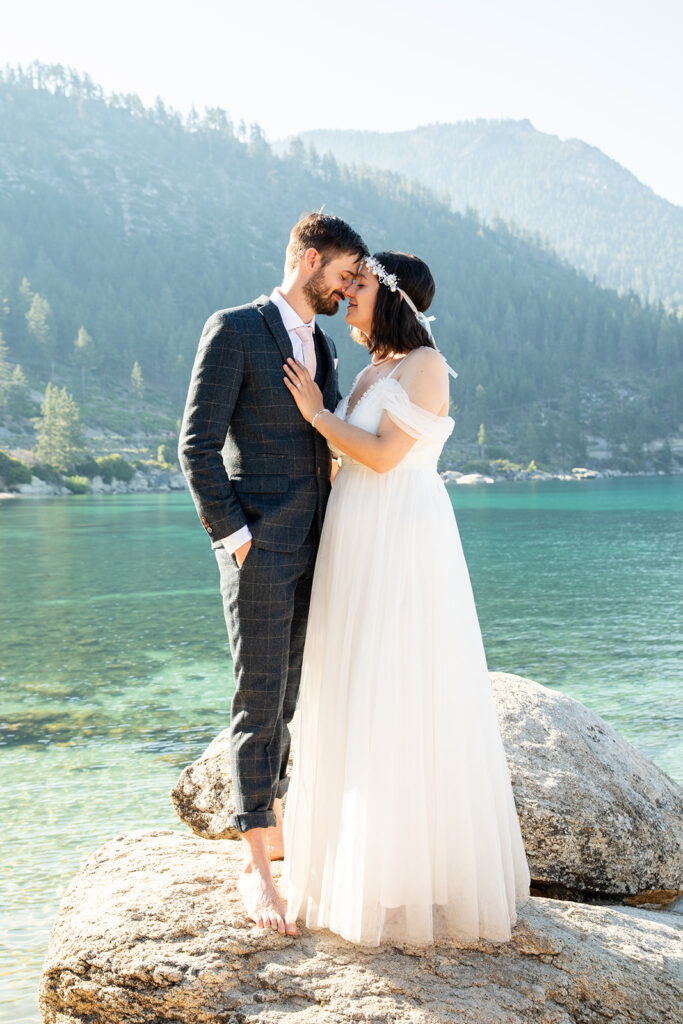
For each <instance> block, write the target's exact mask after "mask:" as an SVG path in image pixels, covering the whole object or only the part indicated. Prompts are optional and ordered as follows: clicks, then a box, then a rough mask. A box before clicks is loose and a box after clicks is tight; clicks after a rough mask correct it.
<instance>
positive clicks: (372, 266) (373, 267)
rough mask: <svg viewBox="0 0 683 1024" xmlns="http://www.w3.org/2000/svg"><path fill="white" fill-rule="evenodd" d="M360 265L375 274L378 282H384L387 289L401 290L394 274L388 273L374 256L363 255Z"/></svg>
mask: <svg viewBox="0 0 683 1024" xmlns="http://www.w3.org/2000/svg"><path fill="white" fill-rule="evenodd" d="M361 266H363V267H367V268H368V270H369V271H370V273H371V274H374V275H375V277H376V278H377V280H378V281H379V283H380V284H385V285H386V286H387V288H388V289H389V291H392V292H395V291H401V289H400V288H399V287H398V278H397V277H396V274H388V273H387V271H386V268H385V267H383V266H382V264H381V263H380V262H379V260H376V259H375V257H374V256H365V257H364V259H363V262H362V264H361Z"/></svg>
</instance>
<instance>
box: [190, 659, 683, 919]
mask: <svg viewBox="0 0 683 1024" xmlns="http://www.w3.org/2000/svg"><path fill="white" fill-rule="evenodd" d="M491 684H492V689H493V695H494V698H495V701H496V709H497V712H498V722H499V725H500V730H501V734H502V737H503V743H504V745H505V751H506V754H507V758H508V765H509V768H510V775H511V778H512V786H513V789H514V794H515V802H516V804H517V809H518V812H519V815H520V822H521V826H522V833H523V836H524V846H525V848H526V852H527V858H528V860H529V867H530V870H531V877H532V879H533V884H534V886H535V888H536V890H539V891H541V892H544V893H545V894H547V895H560V896H563V897H567V898H575V899H586V898H591V897H592V896H594V895H595V896H603V897H607V898H609V899H612V900H614V899H616V898H620V897H622V896H634V895H637V894H639V893H644V892H645V893H647V892H648V891H649V890H668V891H669V896H668V897H666V898H667V899H668V900H670V899H675V898H676V895H677V894H678V895H679V894H680V893H681V891H682V889H683V880H682V875H683V790H681V787H680V786H677V785H676V783H674V782H673V781H672V780H671V779H670V778H669V777H668V776H667V775H665V774H664V772H662V771H661V770H660V769H659V768H657V767H656V766H655V765H654V764H652V762H651V761H648V760H647V758H646V757H644V756H643V755H642V754H641V753H639V751H637V750H636V749H635V748H634V747H632V746H630V744H628V743H626V741H625V740H623V739H621V737H620V736H619V735H618V734H617V733H616V732H615V731H614V730H613V729H612V728H611V727H610V726H609V725H607V723H606V722H604V721H603V720H602V719H601V718H600V717H599V716H598V715H596V714H594V713H593V712H592V711H590V710H589V709H588V708H586V707H584V705H583V704H580V703H579V702H578V701H576V700H573V699H572V698H571V697H567V696H565V695H564V694H561V693H558V692H557V691H556V690H552V689H550V688H548V687H545V686H540V685H539V684H538V683H534V682H532V681H531V680H529V679H522V678H521V677H520V676H514V675H509V674H506V673H502V672H494V673H492V674H491ZM171 801H172V803H173V805H174V807H175V809H176V812H177V814H178V815H179V817H180V818H181V820H182V821H184V822H185V823H186V824H187V825H189V826H190V828H191V829H192V830H193V831H194V832H195V833H196V834H197V835H200V836H203V837H204V838H207V839H237V838H238V833H237V832H236V831H235V830H234V829H232V828H231V827H230V825H229V818H230V816H231V814H232V813H233V812H234V802H233V798H232V783H231V774H230V757H229V747H228V731H227V730H225V731H223V732H221V733H220V734H219V735H218V736H217V737H216V738H215V739H214V740H213V742H212V743H211V744H210V745H209V747H207V749H206V751H205V752H204V754H203V755H202V756H201V757H200V758H199V759H198V760H197V761H195V762H194V763H193V764H191V765H189V766H188V767H187V768H185V769H184V771H183V772H182V774H181V776H180V778H179V780H178V783H177V785H176V786H175V788H174V789H173V790H172V791H171ZM642 902H647V897H645V898H644V899H643V900H642Z"/></svg>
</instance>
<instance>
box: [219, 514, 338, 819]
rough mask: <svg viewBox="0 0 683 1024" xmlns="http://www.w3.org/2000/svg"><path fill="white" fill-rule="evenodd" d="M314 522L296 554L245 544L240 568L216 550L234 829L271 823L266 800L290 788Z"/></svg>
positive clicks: (221, 549) (221, 550)
mask: <svg viewBox="0 0 683 1024" xmlns="http://www.w3.org/2000/svg"><path fill="white" fill-rule="evenodd" d="M316 519H317V517H316V516H314V517H313V523H312V525H311V529H310V530H309V532H308V535H307V537H306V540H305V541H304V543H303V544H302V545H301V547H300V548H298V549H297V550H296V551H292V552H283V551H269V550H267V549H266V548H259V547H256V546H255V545H254V544H252V546H251V548H250V550H249V553H248V555H247V557H246V559H245V561H244V563H243V565H242V567H241V568H238V566H237V562H236V560H235V558H234V556H233V555H231V554H230V553H229V552H228V551H227V550H226V549H225V548H224V547H222V546H221V547H219V548H216V549H215V553H216V560H217V561H218V567H219V570H220V580H221V596H222V598H223V611H224V614H225V621H226V625H227V627H228V637H229V639H230V650H231V652H232V659H233V666H234V675H235V695H234V697H233V700H232V708H231V718H230V760H231V768H232V784H233V791H234V797H235V807H236V811H235V814H234V815H233V818H232V820H231V824H232V825H233V827H234V828H236V829H237V830H238V831H239V832H246V831H247V830H248V829H251V828H268V827H271V826H273V825H275V813H274V811H273V802H274V801H275V799H276V798H277V797H282V796H284V794H285V793H286V791H287V787H288V785H289V779H288V777H287V763H288V761H289V749H290V735H289V723H290V722H291V720H292V717H293V716H294V712H295V710H296V702H297V697H298V694H299V682H300V677H301V662H302V658H303V652H304V641H305V639H306V623H307V620H308V606H309V603H310V598H311V584H312V582H313V570H314V568H315V556H316V552H317V549H318V539H319V538H318V531H317V528H316V525H315V523H316Z"/></svg>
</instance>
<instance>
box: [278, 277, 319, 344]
mask: <svg viewBox="0 0 683 1024" xmlns="http://www.w3.org/2000/svg"><path fill="white" fill-rule="evenodd" d="M270 301H271V302H274V303H275V305H276V306H277V308H278V309H279V310H280V316H281V317H282V322H283V324H284V325H285V330H287V331H289V332H290V336H291V333H292V331H295V330H296V328H297V327H312V328H313V331H314V332H315V316H313V317H312V318H311V319H310V320H309V321H308V323H305V321H303V320H302V319H301V317H300V316H299V314H298V313H297V312H296V310H295V309H292V307H291V306H290V304H289V303H288V302H287V299H286V298H285V297H284V295H283V294H282V292H281V291H280V289H279V288H274V289H273V291H272V292H271V295H270ZM295 337H297V338H298V335H295Z"/></svg>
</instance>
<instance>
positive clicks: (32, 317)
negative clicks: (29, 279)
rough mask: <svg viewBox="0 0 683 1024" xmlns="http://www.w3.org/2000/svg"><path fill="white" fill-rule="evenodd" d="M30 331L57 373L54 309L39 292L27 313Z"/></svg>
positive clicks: (53, 370)
mask: <svg viewBox="0 0 683 1024" xmlns="http://www.w3.org/2000/svg"><path fill="white" fill-rule="evenodd" d="M26 323H27V325H28V332H29V334H30V335H31V337H33V339H34V340H35V341H36V342H37V343H38V346H39V348H40V349H41V350H42V352H43V354H44V356H45V358H46V359H47V360H49V361H50V362H51V364H52V376H53V377H54V373H55V364H54V358H53V356H54V353H53V349H52V310H51V309H50V303H49V302H48V301H47V299H44V298H43V297H42V295H39V294H38V293H37V292H36V294H35V295H34V296H33V299H32V300H31V307H30V309H29V311H28V313H27V314H26Z"/></svg>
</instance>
